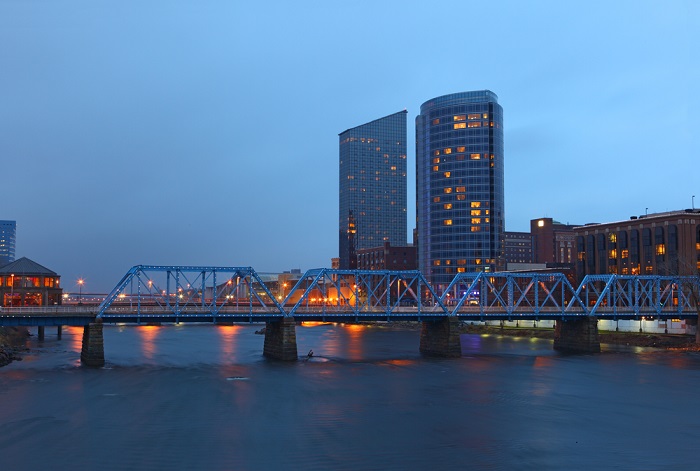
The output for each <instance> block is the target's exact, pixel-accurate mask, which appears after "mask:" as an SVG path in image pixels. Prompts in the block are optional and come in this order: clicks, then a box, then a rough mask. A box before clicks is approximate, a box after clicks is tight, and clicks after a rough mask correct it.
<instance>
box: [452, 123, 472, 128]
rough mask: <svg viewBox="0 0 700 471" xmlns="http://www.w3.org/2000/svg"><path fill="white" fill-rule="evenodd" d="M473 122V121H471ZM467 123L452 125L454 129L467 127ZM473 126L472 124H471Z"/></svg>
mask: <svg viewBox="0 0 700 471" xmlns="http://www.w3.org/2000/svg"><path fill="white" fill-rule="evenodd" d="M469 124H471V123H469ZM466 127H467V123H455V124H454V126H452V128H453V129H466ZM469 127H471V126H469Z"/></svg>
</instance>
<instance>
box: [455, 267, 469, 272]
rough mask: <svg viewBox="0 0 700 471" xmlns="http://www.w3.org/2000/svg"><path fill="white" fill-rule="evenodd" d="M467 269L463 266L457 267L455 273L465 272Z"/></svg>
mask: <svg viewBox="0 0 700 471" xmlns="http://www.w3.org/2000/svg"><path fill="white" fill-rule="evenodd" d="M466 271H467V269H466V268H464V267H457V273H465V272H466Z"/></svg>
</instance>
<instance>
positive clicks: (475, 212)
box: [470, 209, 481, 216]
mask: <svg viewBox="0 0 700 471" xmlns="http://www.w3.org/2000/svg"><path fill="white" fill-rule="evenodd" d="M470 215H471V216H481V210H480V209H472V210H471V214H470Z"/></svg>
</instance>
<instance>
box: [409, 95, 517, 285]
mask: <svg viewBox="0 0 700 471" xmlns="http://www.w3.org/2000/svg"><path fill="white" fill-rule="evenodd" d="M503 164H504V150H503V109H502V108H501V106H500V105H499V104H498V97H497V96H496V94H495V93H493V92H491V91H488V90H482V91H472V92H463V93H455V94H452V95H445V96H441V97H437V98H433V99H432V100H429V101H426V102H425V103H423V104H422V105H421V108H420V115H418V116H417V117H416V228H417V232H418V237H417V239H418V264H419V268H420V270H421V271H422V272H423V274H424V275H425V276H426V277H427V278H428V279H429V280H430V281H431V283H433V285H434V286H438V285H442V286H444V285H447V284H448V283H449V282H450V281H451V280H452V279H453V278H454V276H455V274H457V273H463V272H475V271H497V270H503V269H505V257H504V253H503V244H504V228H505V210H504V193H503V192H504V188H503V187H504V183H503Z"/></svg>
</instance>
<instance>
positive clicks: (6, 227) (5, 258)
mask: <svg viewBox="0 0 700 471" xmlns="http://www.w3.org/2000/svg"><path fill="white" fill-rule="evenodd" d="M16 233H17V223H16V222H15V221H0V267H1V266H3V265H7V264H8V263H10V262H14V261H15V235H16Z"/></svg>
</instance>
